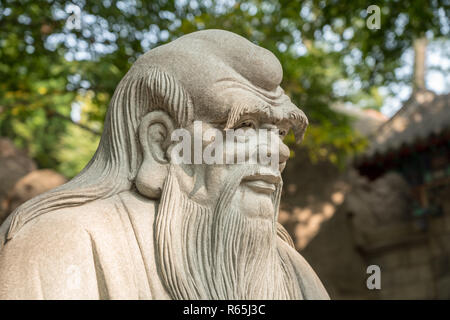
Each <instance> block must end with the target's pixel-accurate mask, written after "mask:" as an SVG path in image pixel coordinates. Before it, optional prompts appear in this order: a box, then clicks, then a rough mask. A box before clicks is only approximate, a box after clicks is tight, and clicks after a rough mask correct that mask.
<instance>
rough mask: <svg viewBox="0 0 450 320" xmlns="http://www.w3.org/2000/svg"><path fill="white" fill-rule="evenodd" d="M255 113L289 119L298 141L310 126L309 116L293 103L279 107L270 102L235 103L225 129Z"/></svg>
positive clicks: (277, 119)
mask: <svg viewBox="0 0 450 320" xmlns="http://www.w3.org/2000/svg"><path fill="white" fill-rule="evenodd" d="M254 114H260V115H262V116H264V117H267V118H268V119H275V120H276V122H281V121H283V120H287V121H288V122H289V123H290V124H291V126H292V129H293V131H294V135H295V139H296V141H297V143H300V142H301V141H302V140H303V136H304V134H305V131H306V127H307V126H308V118H307V117H306V115H305V114H304V113H303V111H302V110H300V109H298V108H297V107H296V106H294V105H293V104H292V103H291V104H289V105H286V106H279V107H272V106H270V105H269V104H260V105H245V104H235V105H234V106H232V107H231V109H230V111H229V113H228V119H227V122H226V125H225V129H231V128H233V127H234V126H235V125H236V124H237V123H238V122H239V121H241V119H242V118H243V117H244V116H245V115H254Z"/></svg>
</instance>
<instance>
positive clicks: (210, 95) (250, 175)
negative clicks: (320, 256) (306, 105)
mask: <svg viewBox="0 0 450 320" xmlns="http://www.w3.org/2000/svg"><path fill="white" fill-rule="evenodd" d="M281 80H282V68H281V65H280V63H279V61H278V60H277V59H276V57H275V56H274V55H273V54H272V53H271V52H269V51H268V50H266V49H264V48H261V47H259V46H257V45H255V44H253V43H251V42H250V41H248V40H246V39H244V38H242V37H240V36H238V35H236V34H233V33H231V32H227V31H221V30H206V31H200V32H195V33H191V34H188V35H186V36H183V37H181V38H179V39H177V40H175V41H173V42H171V43H169V44H166V45H163V46H160V47H157V48H155V49H152V50H151V51H149V52H148V53H146V54H144V55H143V56H141V57H140V58H139V59H138V60H137V61H136V63H135V64H134V65H133V66H132V68H131V69H130V70H129V72H128V73H127V75H126V76H125V77H124V78H123V79H122V81H121V82H120V84H119V85H118V87H117V89H116V91H115V94H114V96H113V98H112V101H111V104H110V106H109V109H108V113H107V117H106V120H105V129H104V132H103V135H102V138H101V142H100V145H99V148H98V150H97V152H96V154H95V155H94V157H93V159H92V160H91V161H90V163H89V164H88V166H87V167H86V168H85V169H84V170H83V171H82V172H81V173H80V174H79V175H78V176H77V177H75V178H74V179H73V180H72V181H70V182H69V183H67V184H66V185H64V186H62V187H60V188H58V189H56V190H55V191H53V192H51V193H48V194H44V195H42V196H40V197H38V198H36V199H35V200H32V201H31V202H28V203H26V204H25V205H24V206H22V207H20V208H19V209H18V210H17V211H16V212H15V214H14V215H13V217H12V222H11V226H10V228H9V235H8V237H9V238H11V237H13V236H14V233H15V232H17V230H19V228H20V227H21V226H22V225H23V224H24V223H26V222H27V221H30V220H31V219H33V218H34V217H36V216H37V215H39V214H42V213H45V212H48V211H50V210H54V209H57V208H60V207H64V206H74V205H81V204H83V203H85V202H88V201H92V200H95V199H98V198H108V197H110V196H112V195H114V194H117V193H119V192H122V191H124V190H128V189H129V190H135V191H136V192H138V193H140V194H141V195H143V196H145V197H147V198H150V199H153V200H155V201H157V202H159V203H160V204H159V206H158V212H157V213H156V215H157V216H156V225H155V240H156V241H155V243H156V246H157V258H158V259H159V264H160V268H161V271H160V274H161V275H162V277H163V280H164V283H165V284H166V288H167V290H168V291H169V293H170V294H171V296H172V297H174V298H194V299H195V298H205V299H206V298H287V297H293V296H296V295H298V292H297V291H296V290H298V289H296V288H294V287H290V286H289V285H288V284H286V283H288V282H289V281H288V279H285V277H287V276H286V272H283V271H282V269H283V266H282V262H280V261H279V260H280V257H279V254H278V252H277V249H276V248H277V241H279V240H280V239H278V238H277V214H278V205H279V201H280V192H281V185H282V180H281V171H282V170H283V168H284V167H285V165H286V161H287V160H288V158H289V149H288V147H287V146H286V145H285V144H284V143H283V138H284V136H285V135H286V134H287V133H288V131H289V130H290V129H293V131H294V133H295V135H296V137H297V140H301V139H302V137H303V133H304V131H305V129H306V126H307V118H306V116H305V115H304V113H303V112H302V111H301V110H300V109H298V108H297V107H296V106H295V105H293V104H292V103H291V101H290V99H289V98H288V97H287V96H286V95H285V94H284V92H283V90H282V89H281V87H280V83H281ZM237 129H239V130H237ZM261 132H262V133H263V134H260V133H261ZM232 133H234V136H233V135H232ZM227 134H229V135H228V137H231V138H228V139H227ZM256 137H258V139H255V138H256ZM208 156H209V157H208ZM211 159H212V161H211ZM239 159H240V160H239ZM242 159H244V161H242ZM267 159H269V161H268V160H267ZM274 159H275V160H276V161H275V163H274V161H273V160H274ZM251 160H252V161H251ZM62 195H64V197H62ZM63 199H68V200H67V201H65V200H63ZM277 239H278V240H277ZM283 280H285V281H283Z"/></svg>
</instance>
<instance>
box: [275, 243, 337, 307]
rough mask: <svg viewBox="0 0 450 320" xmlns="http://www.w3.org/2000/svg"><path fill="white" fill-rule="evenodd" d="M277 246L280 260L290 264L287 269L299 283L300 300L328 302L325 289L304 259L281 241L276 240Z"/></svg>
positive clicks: (328, 297)
mask: <svg viewBox="0 0 450 320" xmlns="http://www.w3.org/2000/svg"><path fill="white" fill-rule="evenodd" d="M278 246H279V247H278V252H279V254H280V257H281V258H282V260H284V261H285V263H286V262H288V261H289V262H290V265H289V266H288V267H289V269H290V270H291V271H290V272H291V273H294V274H295V277H296V278H297V280H298V282H299V286H300V291H301V296H302V298H303V299H305V300H329V299H330V296H329V295H328V293H327V291H326V290H325V287H324V286H323V284H322V282H321V281H320V279H319V277H318V276H317V274H316V273H315V272H314V270H313V269H312V268H311V266H310V265H309V264H308V262H307V261H306V260H305V258H303V257H302V255H301V254H300V253H298V252H297V251H296V250H295V249H294V248H292V247H291V246H289V244H288V243H286V242H285V241H283V240H281V239H279V240H278Z"/></svg>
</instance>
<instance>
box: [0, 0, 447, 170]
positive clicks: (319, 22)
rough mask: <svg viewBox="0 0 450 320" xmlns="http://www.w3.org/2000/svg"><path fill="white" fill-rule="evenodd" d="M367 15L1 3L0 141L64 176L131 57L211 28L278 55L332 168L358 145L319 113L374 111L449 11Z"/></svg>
mask: <svg viewBox="0 0 450 320" xmlns="http://www.w3.org/2000/svg"><path fill="white" fill-rule="evenodd" d="M376 4H377V5H378V6H379V7H380V8H381V28H380V29H378V30H370V29H368V28H367V27H366V18H367V12H366V8H367V3H366V2H365V1H360V0H357V1H351V2H350V1H337V0H333V1H326V0H320V1H319V0H309V1H302V2H293V1H284V0H283V1H271V0H265V1H246V2H237V1H234V0H230V1H211V0H207V1H185V0H179V1H168V0H161V1H139V0H123V1H112V0H104V1H73V2H67V1H50V0H49V1H44V0H38V1H27V0H19V1H5V0H2V1H0V78H1V79H2V81H1V83H0V135H1V136H7V137H10V138H12V139H13V140H14V142H15V143H16V144H17V145H19V146H21V147H25V148H27V149H28V150H29V151H30V153H31V155H32V156H33V157H34V158H35V159H36V160H37V163H38V165H39V166H40V167H48V168H56V169H57V170H59V171H60V172H62V173H63V174H65V175H66V176H68V177H71V176H73V175H74V174H75V173H76V172H77V171H78V168H81V167H82V166H84V164H85V163H86V162H87V161H88V160H89V158H90V157H91V153H92V152H93V150H95V147H96V144H97V143H98V133H99V132H101V130H102V121H103V118H104V115H105V112H106V108H107V104H108V102H109V100H110V98H111V96H112V94H113V91H114V88H115V87H116V85H117V84H118V82H119V80H120V79H121V77H123V75H124V74H125V73H126V72H127V70H128V69H129V67H130V66H131V64H132V63H133V62H134V61H135V60H136V59H137V57H139V56H140V55H141V54H143V53H144V52H146V51H147V50H149V49H151V48H153V47H155V46H157V45H160V44H163V43H165V42H168V41H171V40H173V39H175V38H177V37H179V36H181V35H183V34H186V33H189V32H193V31H196V30H201V29H207V28H220V29H226V30H230V31H233V32H236V33H238V34H240V35H242V36H244V37H246V38H248V39H250V40H251V41H253V42H254V43H257V44H259V45H261V46H263V47H265V48H267V49H269V50H271V51H272V52H274V53H275V55H277V57H278V58H279V59H280V61H281V63H282V65H283V68H284V80H283V84H282V85H283V87H284V88H285V89H286V91H287V93H288V94H289V95H290V96H291V98H292V99H293V101H294V103H296V104H297V105H299V106H300V107H301V108H302V109H303V110H304V111H305V112H306V114H307V115H308V117H309V119H310V122H311V126H310V128H309V130H308V133H307V136H306V139H305V147H306V148H307V149H308V151H309V154H310V156H311V157H312V158H315V159H317V158H322V157H326V158H328V159H330V160H332V161H334V162H336V163H343V161H344V159H345V158H346V157H347V156H348V155H349V154H351V153H353V152H355V151H358V150H359V149H361V148H362V147H363V146H364V141H363V140H362V139H361V138H360V137H358V136H357V135H356V134H355V133H354V132H353V131H352V130H351V128H350V126H349V121H350V120H349V119H348V118H347V117H345V116H343V115H341V114H336V113H335V112H333V110H332V109H331V108H330V106H331V105H332V104H333V103H336V102H338V101H350V102H352V103H354V104H356V105H359V106H361V107H371V108H380V106H381V105H382V103H383V96H382V95H381V94H380V92H379V90H378V89H379V88H380V87H382V86H386V85H388V84H390V83H397V82H402V81H409V79H404V78H401V77H400V76H399V75H398V74H397V73H396V69H397V68H398V67H399V66H400V57H401V55H402V54H403V53H404V52H405V51H406V50H407V49H408V48H410V47H411V46H412V43H413V40H414V39H415V38H418V37H423V36H426V37H427V38H429V39H430V40H433V39H439V38H443V37H446V36H448V34H449V27H448V26H449V20H448V15H449V4H448V1H441V0H434V1H425V0H418V1H414V2H405V1H387V0H385V1H377V3H376ZM68 21H69V23H68ZM339 84H340V86H339ZM80 110H81V112H80ZM75 127H77V128H75ZM289 139H290V137H288V142H289Z"/></svg>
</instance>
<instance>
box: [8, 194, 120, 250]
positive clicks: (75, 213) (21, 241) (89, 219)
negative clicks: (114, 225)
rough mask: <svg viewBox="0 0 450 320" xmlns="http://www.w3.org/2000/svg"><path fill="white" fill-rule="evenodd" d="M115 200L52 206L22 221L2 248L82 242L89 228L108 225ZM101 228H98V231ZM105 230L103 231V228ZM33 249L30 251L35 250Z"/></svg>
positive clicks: (101, 227)
mask: <svg viewBox="0 0 450 320" xmlns="http://www.w3.org/2000/svg"><path fill="white" fill-rule="evenodd" d="M115 201H116V199H115V198H114V197H112V198H109V199H102V200H100V199H99V200H94V201H91V202H89V203H86V204H83V205H80V206H76V207H66V208H60V209H56V210H53V211H50V212H47V213H44V214H42V215H40V216H38V217H36V218H34V219H32V220H30V221H28V222H27V223H25V224H24V225H23V226H22V227H21V228H20V229H19V230H18V232H16V234H15V235H14V236H13V238H12V239H10V240H9V241H8V242H7V243H6V245H5V248H4V249H7V247H11V246H20V247H29V246H32V244H33V243H37V244H38V247H37V248H35V249H36V251H37V252H39V251H42V250H48V248H60V247H64V246H68V243H71V242H73V243H85V242H88V241H90V240H91V239H90V238H91V235H90V233H91V231H92V230H97V231H98V230H99V229H105V228H107V227H108V223H105V221H108V219H109V215H111V214H112V210H113V209H114V206H115ZM100 231H101V230H100ZM104 231H106V230H104ZM36 251H34V252H36Z"/></svg>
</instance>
